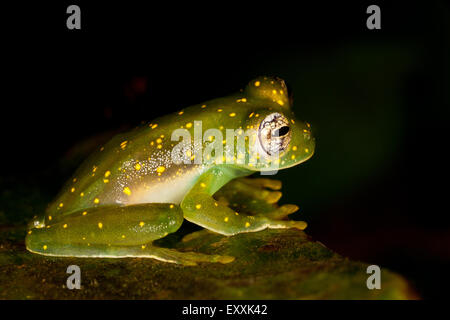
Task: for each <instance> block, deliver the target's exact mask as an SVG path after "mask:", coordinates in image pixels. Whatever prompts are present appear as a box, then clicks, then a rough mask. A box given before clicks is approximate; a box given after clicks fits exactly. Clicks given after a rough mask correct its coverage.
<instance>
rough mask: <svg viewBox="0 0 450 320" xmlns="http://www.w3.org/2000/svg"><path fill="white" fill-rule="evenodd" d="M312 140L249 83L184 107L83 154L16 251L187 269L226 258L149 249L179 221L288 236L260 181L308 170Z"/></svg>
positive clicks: (295, 224)
mask: <svg viewBox="0 0 450 320" xmlns="http://www.w3.org/2000/svg"><path fill="white" fill-rule="evenodd" d="M314 147H315V139H314V137H313V136H312V133H311V128H310V125H309V124H308V123H306V122H302V121H300V120H298V119H297V118H295V116H294V114H293V112H292V110H291V100H290V98H289V94H288V90H287V87H286V84H285V82H284V81H283V80H282V79H279V78H276V77H259V78H256V79H254V80H252V81H250V82H249V83H248V84H247V86H246V87H245V89H241V90H240V91H239V92H237V93H235V94H232V95H230V96H227V97H223V98H218V99H214V100H211V101H207V102H204V103H201V104H198V105H194V106H190V107H188V108H185V109H183V110H179V111H177V112H175V113H173V114H170V115H166V116H163V117H160V118H158V119H156V120H154V121H152V122H151V123H146V124H143V125H141V126H139V127H138V128H136V129H134V130H132V131H130V132H128V133H125V134H120V135H117V136H115V137H114V138H113V139H112V140H111V141H109V142H108V143H107V144H105V145H104V146H102V147H101V148H99V149H98V150H97V151H96V152H94V154H92V155H91V156H90V157H89V158H88V159H87V160H86V161H85V162H84V163H83V164H82V165H81V167H80V168H79V169H78V170H77V171H76V172H75V174H74V175H73V176H72V177H71V178H70V180H69V181H68V182H67V183H66V185H65V186H64V187H63V189H62V191H61V192H60V194H59V195H58V196H57V197H56V199H55V200H54V201H53V202H52V203H51V204H50V205H49V206H48V208H47V210H46V211H45V213H44V214H42V215H41V216H36V217H35V218H34V219H33V220H32V221H31V222H30V223H29V230H28V234H27V237H26V248H27V249H28V250H29V251H31V252H33V253H37V254H42V255H48V256H61V257H98V258H123V257H141V258H154V259H157V260H160V261H165V262H171V263H179V264H183V265H196V264H197V263H199V262H219V263H229V262H231V261H233V259H234V258H233V257H231V256H225V255H206V254H202V253H196V252H180V251H177V250H174V249H169V248H162V247H159V246H156V245H154V244H152V243H153V241H155V240H157V239H161V238H163V237H165V236H167V235H168V234H170V233H173V232H175V231H177V230H178V229H179V228H180V226H181V224H182V223H183V221H184V219H186V220H188V221H190V222H192V223H194V224H196V225H199V226H201V227H203V228H205V229H206V230H209V231H210V232H216V233H219V234H222V235H225V236H232V235H236V234H239V233H243V232H257V231H260V230H264V229H266V228H297V229H300V230H303V229H304V228H305V227H306V223H305V222H303V221H293V220H289V219H288V218H287V216H288V215H289V214H291V213H293V212H295V211H297V210H298V207H297V206H296V205H293V204H286V205H282V206H278V205H277V202H278V200H279V199H280V197H281V192H280V191H279V190H280V188H281V182H280V181H277V180H271V179H268V178H267V177H261V178H249V177H248V176H250V175H252V174H254V173H255V172H259V173H261V174H266V175H268V174H271V173H274V172H276V171H277V170H280V169H286V168H290V167H292V166H295V165H298V164H300V163H302V162H304V161H306V160H308V159H309V158H310V157H311V156H312V155H313V153H314Z"/></svg>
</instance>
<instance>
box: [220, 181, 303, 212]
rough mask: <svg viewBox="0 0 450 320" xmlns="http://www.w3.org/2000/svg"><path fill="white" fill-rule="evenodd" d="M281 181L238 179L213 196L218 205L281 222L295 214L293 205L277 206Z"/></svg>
mask: <svg viewBox="0 0 450 320" xmlns="http://www.w3.org/2000/svg"><path fill="white" fill-rule="evenodd" d="M280 189H281V181H279V180H272V179H267V178H238V179H234V180H232V181H230V182H229V183H228V184H226V185H225V186H223V187H222V188H221V189H220V190H219V191H217V192H216V193H215V194H214V198H215V199H216V200H218V202H219V203H222V204H223V205H227V206H229V207H231V208H233V209H234V210H236V211H238V212H243V213H246V214H249V215H264V216H266V217H268V218H270V219H274V220H282V219H285V218H286V217H287V216H288V215H290V214H292V213H294V212H296V211H297V210H298V206H296V205H295V204H285V205H282V206H279V205H278V204H277V202H278V200H280V198H281V196H282V193H281V192H280V191H279V190H280Z"/></svg>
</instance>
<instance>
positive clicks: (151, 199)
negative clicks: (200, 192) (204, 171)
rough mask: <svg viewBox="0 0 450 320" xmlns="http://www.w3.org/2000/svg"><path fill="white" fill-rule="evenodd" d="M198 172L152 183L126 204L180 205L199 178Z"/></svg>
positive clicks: (194, 171) (193, 171)
mask: <svg viewBox="0 0 450 320" xmlns="http://www.w3.org/2000/svg"><path fill="white" fill-rule="evenodd" d="M200 174H201V172H200V171H199V170H191V171H190V172H187V173H185V174H183V175H182V176H178V177H176V178H173V179H170V180H165V181H153V182H151V183H149V186H148V187H144V186H142V187H141V188H140V190H137V192H136V193H135V194H134V195H133V196H132V197H131V198H130V199H129V201H128V203H127V204H138V203H175V204H180V203H181V201H182V200H183V198H184V196H185V195H186V194H187V193H188V192H189V190H190V189H191V188H192V187H193V185H194V184H195V182H196V181H197V178H198V177H199V176H200Z"/></svg>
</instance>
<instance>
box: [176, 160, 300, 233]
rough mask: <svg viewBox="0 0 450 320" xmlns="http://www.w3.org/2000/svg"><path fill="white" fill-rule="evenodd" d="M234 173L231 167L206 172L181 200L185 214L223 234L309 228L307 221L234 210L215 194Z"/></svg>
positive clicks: (197, 222) (192, 220) (198, 223)
mask: <svg viewBox="0 0 450 320" xmlns="http://www.w3.org/2000/svg"><path fill="white" fill-rule="evenodd" d="M232 178H234V177H233V173H232V172H230V169H229V168H226V167H216V168H213V169H211V170H209V171H207V172H205V173H204V174H203V175H202V176H201V177H200V178H199V180H198V181H197V183H196V184H195V185H194V187H193V188H192V189H191V190H190V191H189V193H188V194H187V195H186V196H185V197H184V199H183V201H182V202H181V208H182V209H183V213H184V217H185V218H186V219H187V220H189V221H191V222H193V223H195V224H197V225H200V226H202V227H204V228H207V229H209V230H211V231H214V232H217V233H220V234H223V235H227V236H230V235H235V234H238V233H243V232H255V231H260V230H263V229H266V228H271V229H282V228H297V229H300V230H303V229H305V228H306V223H305V222H304V221H289V220H276V219H271V218H270V217H267V216H264V215H249V214H245V213H244V212H237V211H235V210H232V209H231V208H230V207H228V206H227V205H225V204H223V203H220V202H219V201H217V200H215V199H214V198H213V197H212V195H213V194H214V193H216V191H217V190H218V189H220V188H221V187H222V186H223V185H224V184H226V183H227V182H229V181H230V180H231V179H232Z"/></svg>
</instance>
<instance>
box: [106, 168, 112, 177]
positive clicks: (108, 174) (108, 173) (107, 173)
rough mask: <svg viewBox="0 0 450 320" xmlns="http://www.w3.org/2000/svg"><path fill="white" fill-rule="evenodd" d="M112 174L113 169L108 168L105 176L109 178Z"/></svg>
mask: <svg viewBox="0 0 450 320" xmlns="http://www.w3.org/2000/svg"><path fill="white" fill-rule="evenodd" d="M110 175H111V171H109V170H108V171H106V172H105V178H108V177H109V176H110Z"/></svg>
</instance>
